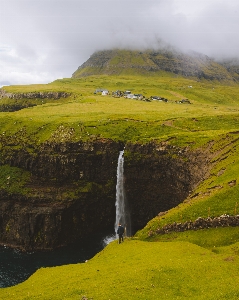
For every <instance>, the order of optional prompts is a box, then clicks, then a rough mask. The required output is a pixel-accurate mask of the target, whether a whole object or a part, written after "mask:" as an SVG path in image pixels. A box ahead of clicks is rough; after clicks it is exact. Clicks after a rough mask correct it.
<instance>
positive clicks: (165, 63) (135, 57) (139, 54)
mask: <svg viewBox="0 0 239 300" xmlns="http://www.w3.org/2000/svg"><path fill="white" fill-rule="evenodd" d="M162 72H166V73H168V74H171V75H177V76H183V77H193V78H198V79H200V80H201V79H206V80H218V81H235V82H237V81H239V63H238V62H237V61H233V60H230V61H229V60H228V61H222V62H221V61H216V60H214V59H213V58H210V57H208V56H206V55H203V54H200V53H196V52H191V53H187V54H186V53H183V52H180V51H178V50H175V49H173V48H170V49H159V50H145V51H139V50H126V49H112V50H101V51H97V52H95V53H93V54H92V55H91V56H90V58H89V59H88V60H87V61H86V62H84V63H83V64H82V65H81V66H80V67H79V68H78V69H77V70H76V71H75V72H74V73H73V75H72V78H80V77H86V76H91V75H124V74H129V75H154V74H156V75H157V74H158V75H160V73H162Z"/></svg>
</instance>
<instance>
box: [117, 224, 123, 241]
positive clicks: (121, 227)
mask: <svg viewBox="0 0 239 300" xmlns="http://www.w3.org/2000/svg"><path fill="white" fill-rule="evenodd" d="M117 234H118V235H119V244H120V243H121V242H123V241H124V227H123V226H122V225H121V224H119V226H118V229H117Z"/></svg>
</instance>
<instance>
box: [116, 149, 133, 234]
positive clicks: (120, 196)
mask: <svg viewBox="0 0 239 300" xmlns="http://www.w3.org/2000/svg"><path fill="white" fill-rule="evenodd" d="M115 206H116V218H115V233H116V232H117V228H118V225H119V224H121V225H122V226H123V227H125V228H126V235H127V236H129V235H130V216H129V210H128V207H127V201H126V196H125V190H124V150H123V151H120V153H119V158H118V167H117V184H116V202H115Z"/></svg>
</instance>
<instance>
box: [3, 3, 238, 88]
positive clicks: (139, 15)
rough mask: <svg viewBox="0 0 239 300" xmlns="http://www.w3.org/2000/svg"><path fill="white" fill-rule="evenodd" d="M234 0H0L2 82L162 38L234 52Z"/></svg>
mask: <svg viewBox="0 0 239 300" xmlns="http://www.w3.org/2000/svg"><path fill="white" fill-rule="evenodd" d="M238 13H239V2H237V1H235V0H227V1H224V0H207V1H206V0H193V3H192V1H190V0H127V1H126V0H95V1H93V0H1V11H0V31H1V36H0V84H1V82H11V83H18V84H20V83H24V84H25V83H33V82H49V81H52V80H53V79H56V78H60V77H70V76H71V74H72V73H73V72H74V71H75V70H76V69H77V67H78V66H79V65H80V64H82V63H83V62H84V61H85V60H86V59H87V58H88V57H89V56H90V55H91V54H92V53H93V52H94V51H95V50H100V49H105V48H113V47H121V48H123V47H127V48H128V47H133V48H150V47H154V48H155V47H157V46H158V41H159V40H161V39H162V40H164V41H165V42H167V43H171V44H172V45H175V46H177V47H180V48H183V49H192V50H195V51H199V52H202V53H204V54H208V55H223V56H227V55H230V56H237V55H238V48H239V37H238V34H237V29H238V28H239V18H238Z"/></svg>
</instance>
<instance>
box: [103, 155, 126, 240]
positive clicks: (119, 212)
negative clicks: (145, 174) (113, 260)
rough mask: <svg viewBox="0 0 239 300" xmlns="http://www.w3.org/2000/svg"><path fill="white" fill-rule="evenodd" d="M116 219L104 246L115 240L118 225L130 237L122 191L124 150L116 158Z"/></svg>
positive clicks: (123, 191)
mask: <svg viewBox="0 0 239 300" xmlns="http://www.w3.org/2000/svg"><path fill="white" fill-rule="evenodd" d="M115 207H116V218H115V227H114V229H115V235H114V236H112V235H111V236H108V237H106V238H105V239H104V241H103V243H104V244H105V245H107V244H109V243H110V242H112V241H113V240H115V239H117V238H118V236H117V229H118V225H119V223H120V224H121V225H122V226H123V227H125V235H126V236H130V235H131V222H130V214H129V209H128V205H127V199H126V196H125V190H124V150H123V151H120V153H119V158H118V166H117V183H116V201H115Z"/></svg>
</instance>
